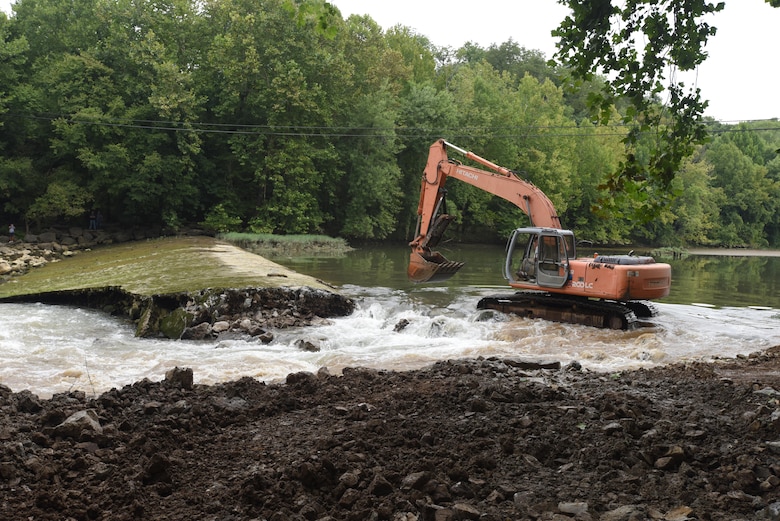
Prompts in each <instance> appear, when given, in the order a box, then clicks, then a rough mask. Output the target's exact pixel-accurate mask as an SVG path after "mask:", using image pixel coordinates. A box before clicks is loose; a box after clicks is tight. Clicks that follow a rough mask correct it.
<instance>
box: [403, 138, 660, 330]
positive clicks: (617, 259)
mask: <svg viewBox="0 0 780 521" xmlns="http://www.w3.org/2000/svg"><path fill="white" fill-rule="evenodd" d="M448 150H453V151H455V152H458V153H459V154H461V155H463V156H464V157H465V158H466V159H469V160H471V161H473V162H475V163H478V164H479V165H482V166H484V167H485V168H487V169H489V170H482V169H480V168H475V167H472V166H468V165H465V164H463V163H462V162H460V161H456V160H453V159H450V158H449V157H448V156H447V151H448ZM450 177H452V178H455V179H458V180H460V181H463V182H464V183H468V184H470V185H472V186H476V187H477V188H480V189H482V190H485V191H486V192H489V193H491V194H493V195H496V196H498V197H501V198H503V199H506V200H507V201H509V202H511V203H512V204H514V205H515V206H517V207H518V208H520V209H521V210H522V211H523V212H524V213H525V214H526V215H527V216H528V218H529V220H530V226H528V227H522V228H517V229H516V230H514V231H513V232H512V234H511V236H510V237H509V240H508V241H507V246H506V261H505V262H504V268H503V271H504V277H505V278H506V279H507V281H508V283H509V286H510V287H511V288H514V289H516V290H517V291H516V292H515V293H510V294H506V295H496V296H489V297H485V298H483V299H481V300H480V301H479V302H478V303H477V308H478V309H493V310H497V311H500V312H502V313H511V314H515V315H519V316H522V317H528V318H540V319H545V320H551V321H555V322H564V323H571V324H583V325H586V326H593V327H600V328H608V329H634V328H636V327H637V326H640V325H642V324H643V323H642V322H640V321H639V319H641V318H647V317H651V316H654V315H655V314H657V311H656V309H655V307H654V306H653V304H652V303H651V302H649V300H652V299H658V298H662V297H665V296H667V295H668V294H669V288H670V285H671V279H672V269H671V266H669V265H668V264H664V263H660V262H655V260H654V259H653V258H652V257H648V256H637V255H633V252H630V253H629V254H627V255H598V254H596V255H594V256H593V257H584V258H577V250H576V246H577V241H576V240H575V237H574V233H573V232H572V231H570V230H564V229H562V226H561V221H560V218H559V217H558V214H557V212H556V210H555V207H554V205H553V203H552V201H550V199H549V198H548V197H547V196H546V195H545V194H544V192H542V191H541V190H540V189H539V188H538V187H536V186H535V185H534V184H533V183H531V182H529V181H526V180H524V179H522V178H521V177H519V176H518V175H517V173H515V172H513V171H512V170H509V169H507V168H504V167H502V166H499V165H496V164H494V163H492V162H490V161H488V160H487V159H483V158H481V157H479V156H477V155H476V154H474V153H472V152H468V151H466V150H464V149H462V148H459V147H457V146H455V145H453V144H452V143H449V142H447V141H445V140H443V139H440V140H438V141H436V142H435V143H434V144H433V145H431V147H430V151H429V154H428V162H427V164H426V166H425V170H424V171H423V175H422V185H421V189H420V203H419V206H418V208H417V216H418V218H417V233H416V237H415V238H414V240H412V241H411V242H410V243H409V246H411V248H412V252H411V255H410V258H409V267H408V270H407V275H408V277H409V280H411V281H412V282H415V283H425V282H440V281H444V280H447V279H449V278H450V277H452V276H453V275H455V273H457V272H458V270H460V269H461V268H462V267H463V265H464V263H463V262H457V261H450V260H447V259H446V258H445V257H444V256H443V255H442V254H441V253H440V252H438V251H434V250H433V248H435V247H436V246H437V245H438V244H439V242H440V241H441V239H442V237H443V235H444V232H445V230H446V228H447V226H448V225H449V223H450V222H451V221H452V219H453V216H451V215H448V214H446V213H444V212H445V211H446V210H445V209H444V203H445V196H446V193H447V192H446V190H445V188H444V185H445V183H446V181H447V179H448V178H450Z"/></svg>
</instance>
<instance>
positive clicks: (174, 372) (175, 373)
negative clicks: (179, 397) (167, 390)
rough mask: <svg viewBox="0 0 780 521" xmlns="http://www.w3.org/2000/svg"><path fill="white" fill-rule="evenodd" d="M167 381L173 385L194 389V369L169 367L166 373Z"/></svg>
mask: <svg viewBox="0 0 780 521" xmlns="http://www.w3.org/2000/svg"><path fill="white" fill-rule="evenodd" d="M165 381H166V382H167V383H168V385H169V386H171V387H176V388H178V389H186V390H190V389H192V381H193V375H192V369H191V368H189V367H187V368H179V367H174V368H173V369H169V370H168V371H166V373H165Z"/></svg>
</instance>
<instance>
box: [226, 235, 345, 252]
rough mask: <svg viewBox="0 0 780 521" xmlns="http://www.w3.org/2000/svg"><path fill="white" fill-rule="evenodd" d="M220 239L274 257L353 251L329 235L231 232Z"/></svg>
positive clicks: (342, 241) (343, 241) (339, 239)
mask: <svg viewBox="0 0 780 521" xmlns="http://www.w3.org/2000/svg"><path fill="white" fill-rule="evenodd" d="M219 238H220V239H222V240H225V241H228V242H230V243H233V244H235V245H236V246H239V247H241V248H244V249H247V250H250V251H253V252H255V253H260V254H263V255H273V256H303V255H328V256H338V255H343V254H344V253H346V252H348V251H351V250H352V248H351V247H350V246H349V244H348V243H347V241H346V240H345V239H342V238H339V237H329V236H327V235H274V234H270V233H238V232H229V233H223V234H220V235H219Z"/></svg>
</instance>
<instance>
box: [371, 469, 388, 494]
mask: <svg viewBox="0 0 780 521" xmlns="http://www.w3.org/2000/svg"><path fill="white" fill-rule="evenodd" d="M368 492H369V493H370V494H373V495H375V496H387V495H389V494H392V493H393V485H391V484H390V482H389V481H387V479H385V477H384V476H382V475H379V474H377V475H376V476H374V479H373V480H371V484H369V486H368Z"/></svg>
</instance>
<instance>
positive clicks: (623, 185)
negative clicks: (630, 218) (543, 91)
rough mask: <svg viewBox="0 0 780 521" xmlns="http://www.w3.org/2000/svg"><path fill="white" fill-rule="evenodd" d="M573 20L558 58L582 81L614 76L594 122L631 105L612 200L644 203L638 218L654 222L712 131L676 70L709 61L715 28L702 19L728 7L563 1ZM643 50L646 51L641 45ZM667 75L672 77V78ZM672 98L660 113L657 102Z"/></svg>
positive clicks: (610, 184) (702, 0)
mask: <svg viewBox="0 0 780 521" xmlns="http://www.w3.org/2000/svg"><path fill="white" fill-rule="evenodd" d="M561 3H563V4H565V5H566V6H567V7H569V8H570V9H571V14H570V15H569V16H567V17H566V19H564V20H563V22H562V23H561V25H560V26H559V27H558V29H556V30H555V31H553V35H554V36H557V37H559V42H558V44H557V46H558V51H557V53H556V58H557V59H558V60H559V61H560V63H561V64H563V65H564V66H566V67H567V68H568V69H569V70H570V71H571V74H572V75H573V76H574V77H575V78H578V79H579V80H590V79H592V78H593V75H594V71H600V72H601V73H603V74H605V76H606V77H607V78H608V79H607V80H606V81H605V83H604V84H603V88H602V89H601V90H600V91H594V92H592V93H591V95H590V99H589V105H590V107H591V109H592V110H593V115H594V117H597V118H598V120H599V121H600V122H602V123H608V122H609V121H610V119H611V118H612V117H613V115H614V112H613V110H612V107H613V106H615V105H616V102H617V100H618V98H623V99H625V100H627V101H628V102H629V103H630V106H629V107H628V108H627V109H626V111H625V112H624V113H623V114H622V118H621V120H622V122H623V123H624V124H626V125H628V126H629V127H630V131H629V132H628V134H627V135H626V136H625V137H624V143H625V146H626V156H625V159H623V160H622V161H621V163H620V165H619V167H618V169H617V170H616V171H615V172H614V174H612V175H611V176H610V178H609V179H608V180H607V182H606V183H605V184H604V188H605V189H606V190H607V191H608V192H609V193H612V194H615V193H625V194H628V195H629V196H630V197H631V198H632V199H634V200H635V201H637V202H638V203H639V204H637V205H636V206H635V208H636V211H634V212H633V213H634V216H635V217H636V218H639V219H642V220H643V221H649V220H651V219H652V218H654V217H655V216H657V215H658V213H659V212H660V211H661V210H662V209H663V208H665V207H666V205H667V204H668V202H669V200H668V198H667V197H664V195H665V194H667V193H669V191H670V189H671V185H672V181H673V179H674V176H675V174H676V173H677V171H678V170H679V168H680V165H681V163H682V161H683V160H684V159H685V158H686V157H687V156H689V155H690V154H691V153H692V152H693V150H694V148H695V146H696V145H697V144H701V143H703V142H704V140H705V138H706V136H707V133H706V131H705V129H704V125H703V122H702V115H703V113H704V110H705V108H706V107H707V102H706V101H704V100H702V99H701V96H700V93H699V89H696V88H694V89H686V87H685V85H684V84H683V83H682V82H681V81H677V80H675V79H674V72H675V71H689V70H692V69H694V68H695V67H697V66H698V65H699V64H700V63H701V62H702V61H703V60H704V59H705V57H706V52H705V50H704V46H705V45H706V43H707V40H708V38H709V37H710V36H712V35H713V34H715V28H714V27H712V26H710V25H709V24H708V23H707V22H705V21H704V19H705V18H706V17H707V16H708V15H710V14H712V13H715V12H718V11H720V10H722V9H723V7H724V4H723V3H722V2H721V3H718V4H715V3H710V2H708V1H707V0H695V1H689V0H664V1H661V2H655V1H653V2H650V1H648V0H629V1H627V2H624V3H622V4H621V5H620V6H615V5H613V4H612V2H609V1H597V2H580V1H577V0H561ZM640 44H642V45H643V46H642V47H640V46H639V45H640ZM667 76H668V78H667ZM664 92H665V93H666V97H667V99H668V101H667V102H666V106H665V107H661V106H660V105H659V103H658V102H657V98H658V97H659V96H660V95H661V94H662V93H664ZM649 133H652V134H653V135H654V136H655V137H654V139H653V141H652V142H650V143H645V146H647V145H648V144H649V149H648V154H647V157H646V158H644V160H643V159H642V158H641V157H640V156H639V155H638V154H637V147H638V146H640V141H642V139H643V136H644V135H647V134H649Z"/></svg>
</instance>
